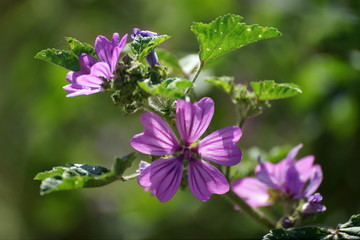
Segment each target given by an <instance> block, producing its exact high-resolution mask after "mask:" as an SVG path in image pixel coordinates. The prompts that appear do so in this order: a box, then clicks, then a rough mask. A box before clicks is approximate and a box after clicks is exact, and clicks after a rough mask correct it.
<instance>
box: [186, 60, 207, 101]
mask: <svg viewBox="0 0 360 240" xmlns="http://www.w3.org/2000/svg"><path fill="white" fill-rule="evenodd" d="M203 67H204V63H203V62H201V63H200V65H199V67H198V68H197V70H196V73H195V76H194V78H193V79H192V80H191V83H192V84H194V83H195V81H196V79H197V78H198V77H199V74H200V72H201V70H202V69H203ZM190 89H191V87H190V88H188V89H186V92H185V93H186V94H188V93H189V91H190Z"/></svg>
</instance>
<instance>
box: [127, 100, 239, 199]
mask: <svg viewBox="0 0 360 240" xmlns="http://www.w3.org/2000/svg"><path fill="white" fill-rule="evenodd" d="M213 115H214V102H213V100H212V99H211V98H207V97H206V98H202V99H201V100H200V101H199V102H196V103H194V104H192V103H191V102H188V101H185V100H182V99H179V100H177V103H176V127H177V129H178V132H179V135H180V138H181V143H180V142H179V140H178V139H177V137H176V135H175V133H174V132H173V130H172V129H171V127H170V126H169V125H168V124H167V123H166V122H165V121H164V120H163V119H162V118H161V117H159V116H158V115H156V114H154V113H151V112H147V113H143V114H142V115H141V116H140V120H141V123H142V124H143V125H144V128H145V130H144V132H142V133H139V134H137V135H135V136H134V137H133V138H132V139H131V146H132V147H133V148H135V149H136V150H137V151H139V152H142V153H145V154H151V155H157V156H164V155H167V156H166V157H162V158H159V159H157V160H155V161H154V162H152V163H151V165H149V166H147V167H146V168H145V169H142V170H141V171H140V172H141V173H140V175H139V177H138V183H139V185H140V186H142V187H144V188H145V191H152V195H156V197H157V198H158V199H159V201H160V202H166V201H169V200H170V199H171V198H172V197H173V196H174V194H175V193H176V191H177V189H178V188H179V186H180V183H181V179H182V177H183V173H184V169H186V168H187V173H188V183H189V188H190V190H191V192H192V193H193V194H194V195H195V197H197V198H198V199H199V200H201V201H207V200H208V199H209V198H210V196H211V195H212V194H224V193H226V192H227V191H229V188H230V186H229V183H228V181H227V179H226V178H225V176H224V175H223V174H222V173H221V172H220V171H219V170H218V169H217V168H216V167H214V166H213V165H212V164H210V163H208V162H207V161H210V162H213V163H216V164H220V165H224V166H232V165H235V164H238V163H239V162H240V160H241V157H242V153H241V151H240V149H239V148H238V147H237V146H236V144H237V142H238V140H239V139H240V137H241V134H242V132H241V129H240V128H239V127H236V126H232V127H226V128H223V129H220V130H217V131H215V132H213V133H211V134H209V135H208V136H206V137H205V138H203V139H201V140H200V137H201V136H202V135H203V133H204V132H205V131H206V129H207V128H208V126H209V124H210V121H211V119H212V117H213ZM168 155H172V156H168ZM204 159H205V160H207V161H204ZM184 165H185V167H184Z"/></svg>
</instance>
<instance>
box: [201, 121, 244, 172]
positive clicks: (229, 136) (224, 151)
mask: <svg viewBox="0 0 360 240" xmlns="http://www.w3.org/2000/svg"><path fill="white" fill-rule="evenodd" d="M241 134H242V132H241V129H240V128H239V127H235V126H234V127H226V128H223V129H220V130H218V131H215V132H213V133H211V134H210V135H208V136H207V137H205V138H204V139H202V140H201V141H200V143H199V146H198V152H199V154H200V156H202V157H204V158H205V159H206V160H208V161H212V162H215V163H217V164H220V165H225V166H232V165H235V164H238V163H239V162H240V160H241V157H242V153H241V151H240V149H239V148H238V147H237V146H236V143H237V142H238V141H239V139H240V137H241Z"/></svg>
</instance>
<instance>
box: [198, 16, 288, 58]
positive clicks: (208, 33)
mask: <svg viewBox="0 0 360 240" xmlns="http://www.w3.org/2000/svg"><path fill="white" fill-rule="evenodd" d="M242 19H243V18H242V17H241V16H238V15H233V14H227V15H225V16H222V17H218V18H216V19H215V20H214V21H212V22H211V23H209V24H204V23H194V24H193V25H192V26H191V31H193V32H194V33H195V35H196V37H197V38H198V41H199V43H200V60H201V61H202V62H203V63H204V64H205V63H206V62H209V61H211V60H214V59H215V58H217V57H219V56H221V55H222V54H225V53H227V52H230V51H232V50H235V49H238V48H241V47H243V46H245V45H248V44H250V43H253V42H256V41H258V40H261V39H266V38H272V37H279V36H281V33H280V32H279V31H278V30H277V29H275V28H272V27H261V26H258V25H246V24H245V23H241V20H242Z"/></svg>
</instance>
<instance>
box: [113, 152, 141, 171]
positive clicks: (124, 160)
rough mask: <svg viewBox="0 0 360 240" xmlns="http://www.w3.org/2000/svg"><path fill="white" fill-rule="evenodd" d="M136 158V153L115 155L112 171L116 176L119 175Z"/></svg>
mask: <svg viewBox="0 0 360 240" xmlns="http://www.w3.org/2000/svg"><path fill="white" fill-rule="evenodd" d="M135 159H136V153H130V154H128V155H126V156H124V157H121V158H120V157H117V158H116V159H115V162H114V165H113V171H114V173H115V175H116V176H117V177H121V176H122V175H123V174H124V172H125V171H126V169H128V168H130V167H131V165H132V163H133V162H134V160H135Z"/></svg>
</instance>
